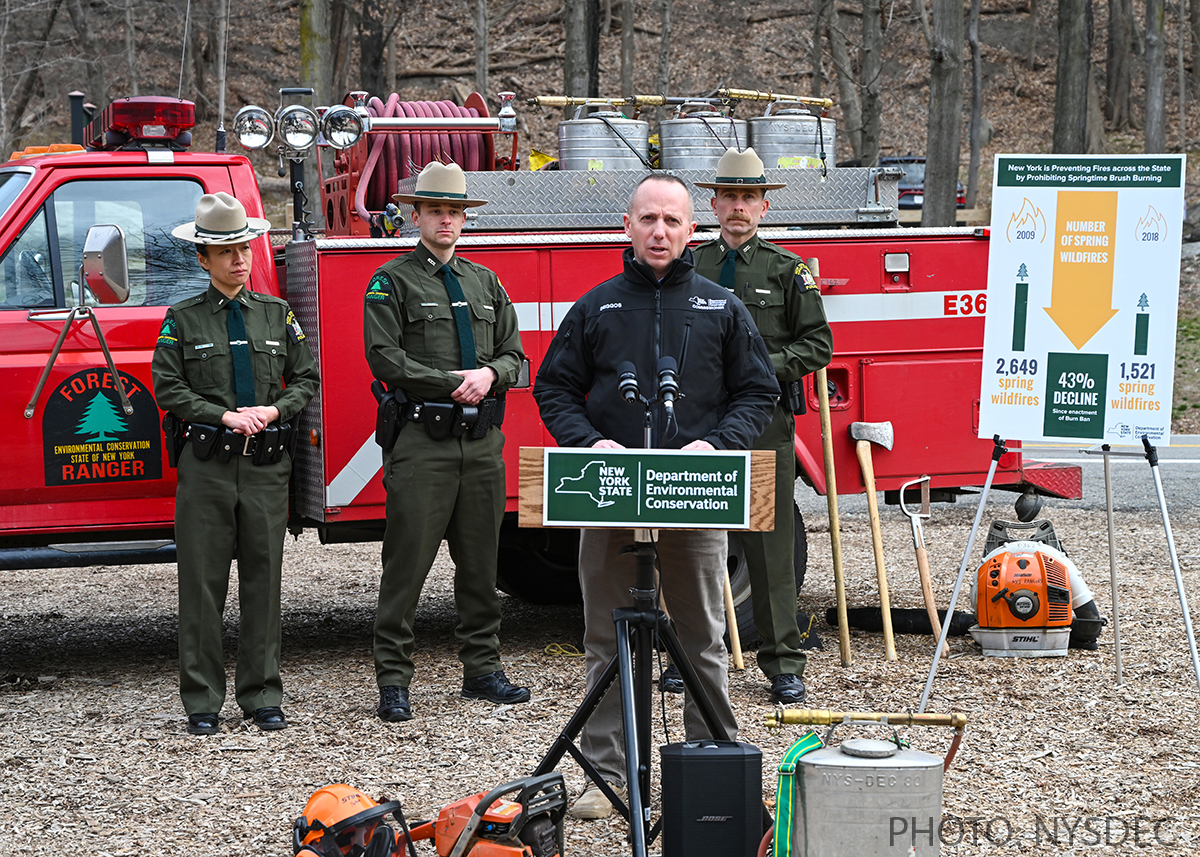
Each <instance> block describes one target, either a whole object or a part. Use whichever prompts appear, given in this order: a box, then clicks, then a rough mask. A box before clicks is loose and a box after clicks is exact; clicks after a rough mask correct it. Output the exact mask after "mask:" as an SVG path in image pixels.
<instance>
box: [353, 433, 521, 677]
mask: <svg viewBox="0 0 1200 857" xmlns="http://www.w3.org/2000/svg"><path fill="white" fill-rule="evenodd" d="M503 449H504V435H503V434H502V433H501V432H500V430H499V429H498V428H496V429H492V430H491V431H490V432H488V434H487V437H484V438H482V439H480V440H468V439H467V438H465V437H457V438H455V437H448V438H446V439H445V440H433V439H432V438H430V437H429V435H427V434H426V433H425V427H424V426H423V425H422V424H420V423H411V424H409V425H407V426H405V428H404V430H403V431H402V432H401V434H400V437H399V439H398V440H397V441H396V445H395V447H393V449H392V452H391V455H390V456H389V457H388V459H387V461H386V462H385V464H384V472H383V484H384V487H385V488H386V489H387V530H386V531H385V533H384V537H383V577H382V579H381V580H380V582H379V609H378V611H377V613H376V614H375V675H376V678H377V679H378V682H379V686H380V687H389V686H393V685H398V686H400V687H408V685H409V682H410V681H411V680H412V674H413V661H412V653H413V648H414V642H415V637H414V634H413V620H414V618H415V617H416V613H417V602H418V601H419V600H420V597H421V588H422V587H423V586H424V585H425V578H426V577H427V576H428V574H429V569H430V567H431V566H432V565H433V561H434V558H435V557H436V556H437V552H438V547H439V546H440V545H441V543H442V539H443V538H444V539H446V541H447V542H449V545H450V556H451V558H452V559H453V560H454V604H455V607H456V608H457V610H458V626H457V627H456V628H455V629H454V634H455V636H456V637H457V638H458V641H459V653H458V657H459V660H461V661H462V664H463V676H464V677H465V678H474V677H476V676H481V675H486V674H487V673H490V672H495V671H496V670H498V669H500V596H499V595H498V594H497V593H496V551H497V546H498V544H499V539H500V522H501V520H502V518H503V516H504V499H505V491H504V460H503V459H502V458H501V453H502V451H503Z"/></svg>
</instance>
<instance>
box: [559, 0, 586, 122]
mask: <svg viewBox="0 0 1200 857" xmlns="http://www.w3.org/2000/svg"><path fill="white" fill-rule="evenodd" d="M587 2H588V0H564V2H563V95H578V96H582V95H587V87H588V64H587V39H588V36H587ZM572 113H574V109H573V108H568V110H567V114H568V115H570V114H572Z"/></svg>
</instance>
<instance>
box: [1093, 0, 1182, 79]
mask: <svg viewBox="0 0 1200 857" xmlns="http://www.w3.org/2000/svg"><path fill="white" fill-rule="evenodd" d="M1110 2H1112V0H1110ZM1188 18H1189V23H1190V26H1189V29H1190V30H1191V31H1192V89H1196V90H1200V0H1189V2H1188Z"/></svg>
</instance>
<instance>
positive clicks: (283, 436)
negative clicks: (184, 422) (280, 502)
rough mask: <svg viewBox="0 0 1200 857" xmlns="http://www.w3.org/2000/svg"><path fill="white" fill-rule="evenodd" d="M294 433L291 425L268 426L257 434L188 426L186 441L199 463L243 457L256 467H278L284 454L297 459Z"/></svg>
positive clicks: (200, 424)
mask: <svg viewBox="0 0 1200 857" xmlns="http://www.w3.org/2000/svg"><path fill="white" fill-rule="evenodd" d="M297 436H298V435H297V432H296V431H295V429H294V428H293V427H292V424H291V423H271V424H270V425H269V426H267V427H266V428H265V429H263V430H262V431H260V432H259V433H258V434H250V435H245V434H238V433H237V432H235V431H232V430H231V429H229V428H226V427H225V426H210V425H204V424H202V423H191V424H189V425H188V427H187V434H186V436H185V440H187V441H189V442H190V443H191V444H192V453H193V454H194V455H195V456H196V458H198V459H199V460H201V461H208V460H209V459H210V458H214V457H215V458H216V459H217V461H221V462H226V461H231V460H232V459H233V457H234V456H238V455H240V456H244V457H246V458H249V459H250V461H251V462H252V463H254V464H257V465H265V464H278V463H279V462H280V461H283V453H284V451H287V453H288V454H289V455H291V456H292V457H295V455H296V440H297Z"/></svg>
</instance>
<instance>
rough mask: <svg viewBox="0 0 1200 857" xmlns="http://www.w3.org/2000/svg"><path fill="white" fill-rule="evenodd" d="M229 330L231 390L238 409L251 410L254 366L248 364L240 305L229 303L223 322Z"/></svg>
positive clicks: (247, 343)
mask: <svg viewBox="0 0 1200 857" xmlns="http://www.w3.org/2000/svg"><path fill="white" fill-rule="evenodd" d="M225 324H226V327H228V329H229V350H230V351H232V352H233V390H234V392H235V393H237V406H238V407H239V408H253V407H254V404H255V396H254V365H253V364H252V363H251V362H250V343H249V342H247V341H246V319H244V318H243V317H242V305H241V304H240V303H238V302H237V301H230V302H229V316H228V318H227V319H226V321H225Z"/></svg>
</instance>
